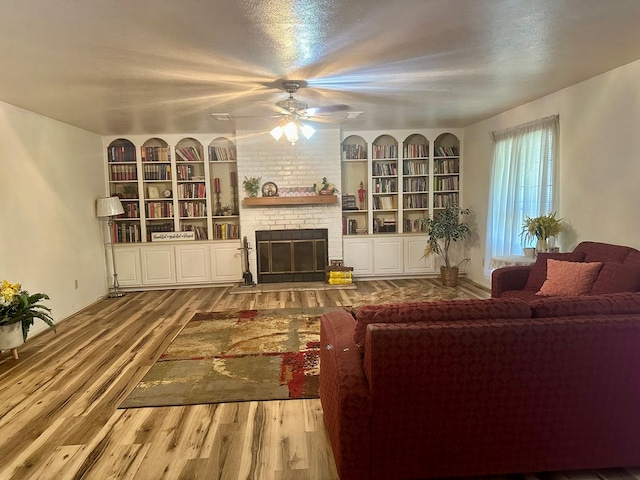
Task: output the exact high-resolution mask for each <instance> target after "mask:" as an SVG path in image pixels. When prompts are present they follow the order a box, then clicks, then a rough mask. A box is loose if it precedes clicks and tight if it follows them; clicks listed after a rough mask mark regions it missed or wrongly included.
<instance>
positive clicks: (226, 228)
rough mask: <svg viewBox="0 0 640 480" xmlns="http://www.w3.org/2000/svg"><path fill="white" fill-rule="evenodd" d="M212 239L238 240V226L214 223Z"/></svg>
mask: <svg viewBox="0 0 640 480" xmlns="http://www.w3.org/2000/svg"><path fill="white" fill-rule="evenodd" d="M213 238H215V239H216V240H228V239H238V238H240V226H239V225H238V224H236V223H215V224H214V225H213Z"/></svg>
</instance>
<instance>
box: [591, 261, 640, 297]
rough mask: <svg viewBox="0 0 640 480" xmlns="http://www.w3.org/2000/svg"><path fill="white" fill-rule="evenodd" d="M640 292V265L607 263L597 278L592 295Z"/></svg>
mask: <svg viewBox="0 0 640 480" xmlns="http://www.w3.org/2000/svg"><path fill="white" fill-rule="evenodd" d="M638 290H640V264H638V265H632V264H629V265H627V264H626V263H618V262H605V263H604V264H603V265H602V269H601V270H600V273H599V274H598V278H596V281H595V283H594V284H593V287H592V288H591V292H590V294H591V295H600V294H603V293H616V292H637V291H638Z"/></svg>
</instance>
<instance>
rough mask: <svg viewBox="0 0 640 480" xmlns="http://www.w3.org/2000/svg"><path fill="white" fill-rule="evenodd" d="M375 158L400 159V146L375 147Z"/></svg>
mask: <svg viewBox="0 0 640 480" xmlns="http://www.w3.org/2000/svg"><path fill="white" fill-rule="evenodd" d="M373 158H398V146H397V145H374V146H373Z"/></svg>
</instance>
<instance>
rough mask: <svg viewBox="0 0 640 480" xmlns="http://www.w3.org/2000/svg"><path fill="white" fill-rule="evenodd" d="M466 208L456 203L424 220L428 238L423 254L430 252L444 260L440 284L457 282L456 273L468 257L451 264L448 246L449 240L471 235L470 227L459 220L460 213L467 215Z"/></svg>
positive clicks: (453, 284) (449, 284)
mask: <svg viewBox="0 0 640 480" xmlns="http://www.w3.org/2000/svg"><path fill="white" fill-rule="evenodd" d="M469 213H470V211H469V209H468V208H460V207H459V206H458V205H449V206H447V207H446V208H445V209H444V210H442V211H441V212H440V213H439V214H437V215H436V216H435V218H428V219H426V220H425V225H426V233H427V235H429V240H428V241H427V245H426V247H425V249H424V256H425V257H426V256H429V255H431V254H432V253H435V254H436V255H440V256H441V257H442V259H443V260H444V265H442V266H441V267H440V278H441V279H442V285H444V286H445V287H455V286H456V285H457V284H458V273H459V270H460V265H462V264H463V263H465V262H468V261H469V260H470V259H469V258H465V259H463V260H461V261H460V262H458V263H457V264H455V265H452V262H451V259H450V257H449V248H450V247H451V242H457V241H460V240H464V239H466V238H469V237H471V229H470V228H469V225H468V224H466V223H464V222H460V216H461V215H469Z"/></svg>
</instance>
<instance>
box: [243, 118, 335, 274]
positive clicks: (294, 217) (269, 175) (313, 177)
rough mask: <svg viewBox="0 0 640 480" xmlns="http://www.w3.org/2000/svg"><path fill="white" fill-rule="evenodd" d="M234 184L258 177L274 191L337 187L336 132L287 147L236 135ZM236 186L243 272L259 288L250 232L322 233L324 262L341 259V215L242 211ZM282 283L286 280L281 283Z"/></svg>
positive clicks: (300, 209) (324, 210) (320, 210)
mask: <svg viewBox="0 0 640 480" xmlns="http://www.w3.org/2000/svg"><path fill="white" fill-rule="evenodd" d="M237 134H238V138H237V151H238V180H239V181H238V183H239V184H240V185H241V184H242V180H243V179H244V178H245V177H262V181H261V183H264V182H269V181H271V182H274V183H276V185H278V187H279V188H280V187H300V186H309V187H310V186H312V185H313V184H314V183H316V182H319V181H321V180H322V177H327V179H328V180H329V181H330V182H332V183H334V184H336V185H340V184H341V168H340V130H339V129H319V130H318V131H317V132H316V133H315V135H314V136H313V137H311V139H309V140H307V139H300V140H299V141H298V143H296V145H290V144H289V143H287V142H286V141H284V140H283V139H282V140H281V141H279V142H276V141H275V140H274V139H273V138H272V137H271V136H270V135H269V134H268V133H265V132H259V133H258V132H255V131H238V132H237ZM244 196H245V193H244V191H243V190H242V187H241V186H240V192H239V197H240V199H241V200H240V231H241V235H242V236H243V237H245V236H246V237H247V240H248V241H249V242H250V247H251V250H250V252H249V266H250V269H251V272H252V274H253V276H254V279H256V280H257V281H258V282H259V283H260V282H261V280H259V279H258V270H257V245H256V232H258V231H274V230H306V229H324V230H326V232H327V238H326V246H327V258H328V259H341V258H342V210H341V206H340V204H339V203H337V204H332V205H293V206H270V207H255V206H246V205H243V202H242V199H243V198H244ZM282 281H287V280H282Z"/></svg>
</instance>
